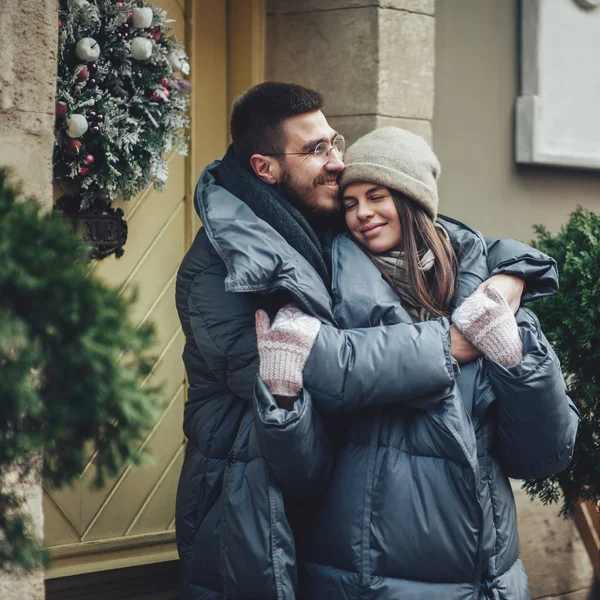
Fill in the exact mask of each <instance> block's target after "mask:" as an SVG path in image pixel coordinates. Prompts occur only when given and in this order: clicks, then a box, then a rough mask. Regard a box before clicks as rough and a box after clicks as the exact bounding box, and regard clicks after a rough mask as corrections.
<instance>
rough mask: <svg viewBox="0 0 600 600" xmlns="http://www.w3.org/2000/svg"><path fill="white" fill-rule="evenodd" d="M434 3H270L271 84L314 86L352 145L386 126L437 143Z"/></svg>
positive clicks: (400, 0) (375, 0) (398, 0)
mask: <svg viewBox="0 0 600 600" xmlns="http://www.w3.org/2000/svg"><path fill="white" fill-rule="evenodd" d="M434 6H435V2H434V0H270V1H269V4H268V16H267V64H266V74H267V79H270V80H279V81H290V82H294V83H299V84H302V85H305V86H308V87H311V88H315V89H317V90H319V91H320V92H321V93H323V95H324V97H325V114H326V115H327V118H328V119H329V122H330V123H331V124H332V126H333V127H335V128H336V129H337V130H338V131H339V132H340V133H342V134H343V135H344V136H345V137H346V138H347V139H348V140H349V141H350V142H352V141H354V140H355V139H356V138H358V137H360V136H361V135H363V134H365V133H367V132H368V131H371V130H372V129H375V128H377V127H382V126H385V125H398V126H400V127H406V128H408V129H411V130H413V131H415V132H416V133H420V134H421V135H424V136H425V137H427V138H428V139H430V138H431V120H432V118H433V99H434V67H435V61H434V57H435V46H434V42H435V40H434V36H435V17H434Z"/></svg>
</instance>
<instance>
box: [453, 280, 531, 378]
mask: <svg viewBox="0 0 600 600" xmlns="http://www.w3.org/2000/svg"><path fill="white" fill-rule="evenodd" d="M452 322H453V323H454V324H455V325H456V327H458V329H459V330H460V331H461V332H462V334H463V335H464V336H465V337H466V338H467V340H469V342H471V344H473V346H475V347H476V348H477V349H478V350H479V351H480V352H481V353H482V354H483V355H484V356H486V357H487V358H489V359H491V360H493V361H495V362H497V363H499V364H501V365H502V366H503V367H514V366H515V365H518V364H519V363H520V362H521V360H522V359H523V343H522V342H521V336H520V335H519V328H518V326H517V322H516V320H515V317H514V315H513V313H512V311H511V309H510V307H509V305H508V303H507V302H506V300H505V299H504V298H503V297H502V296H501V295H500V294H499V293H498V292H497V291H496V290H495V289H494V288H493V287H491V286H489V287H488V288H486V290H485V291H484V292H475V293H474V294H472V295H471V296H469V297H468V298H467V299H466V300H465V301H464V302H463V303H462V304H461V305H460V306H459V307H458V308H457V309H456V310H455V311H454V314H453V315H452Z"/></svg>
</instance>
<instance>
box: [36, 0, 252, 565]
mask: <svg viewBox="0 0 600 600" xmlns="http://www.w3.org/2000/svg"><path fill="white" fill-rule="evenodd" d="M155 4H157V5H158V6H160V7H161V8H164V9H165V10H166V11H167V15H168V18H170V19H175V23H173V24H172V27H173V29H174V31H175V33H176V35H177V36H178V37H179V39H180V40H182V41H184V43H185V45H186V48H187V49H188V54H189V56H190V63H191V67H192V71H191V82H192V86H193V87H192V98H191V110H190V116H191V121H192V126H191V131H190V153H189V156H188V157H187V158H186V157H182V156H179V155H178V154H175V153H173V154H172V155H170V156H169V157H168V165H169V178H168V182H167V189H166V191H165V192H164V193H158V192H156V191H155V190H153V189H149V190H146V191H144V192H142V193H141V194H139V195H138V196H137V197H136V198H134V199H132V200H130V201H129V202H123V201H119V202H117V203H116V206H119V207H121V208H122V209H123V210H124V212H125V218H126V220H127V223H128V227H129V232H128V239H127V243H126V245H125V254H124V255H123V257H121V258H119V259H115V258H114V257H110V258H108V259H105V260H103V261H100V262H98V264H97V265H96V273H97V275H98V276H99V277H100V278H102V279H103V280H105V281H106V282H108V283H109V284H111V285H113V286H115V287H116V288H117V289H119V290H120V292H121V293H125V294H127V293H128V292H130V291H131V290H132V289H134V288H136V289H137V290H138V300H137V302H136V303H135V305H134V307H133V311H132V315H131V316H132V318H133V319H134V321H135V322H136V323H140V324H141V323H144V322H147V321H151V322H152V323H154V326H155V329H156V333H157V340H158V341H157V347H156V352H155V354H156V356H157V357H158V358H157V360H156V363H155V365H154V370H153V371H152V373H151V374H150V376H149V378H148V380H147V385H153V384H155V383H157V382H164V388H163V389H164V394H163V401H164V402H163V406H162V414H161V416H160V418H159V419H158V421H157V422H156V423H155V424H154V426H153V427H152V428H151V430H150V431H148V433H147V436H146V438H145V439H144V440H143V441H142V443H141V446H142V447H144V448H145V449H146V450H148V452H149V454H150V455H151V456H152V457H153V459H152V463H151V464H148V465H144V466H140V467H133V468H132V467H127V468H124V469H123V470H122V472H121V473H119V475H118V476H117V477H114V478H112V479H110V480H108V481H107V484H106V486H105V487H104V488H103V489H101V490H94V489H91V488H90V482H91V480H92V478H93V467H94V457H93V456H90V460H89V463H88V465H87V467H86V469H85V470H84V472H83V473H82V474H81V476H80V477H79V479H78V480H77V481H76V482H75V484H74V485H73V486H72V487H70V488H67V489H61V490H50V491H49V490H46V491H45V493H44V512H45V543H46V546H47V547H48V548H49V549H50V551H51V554H52V556H53V562H52V564H51V566H50V568H49V570H48V571H47V577H61V576H66V575H73V574H76V573H85V572H91V571H98V570H104V569H111V568H120V567H125V566H131V565H135V564H144V563H151V562H158V561H163V560H169V559H173V558H176V557H177V554H176V549H175V544H174V539H175V533H174V517H175V490H176V485H177V479H178V476H179V472H180V469H181V464H182V460H183V451H184V443H185V441H184V438H183V434H182V429H181V423H182V416H183V405H184V401H185V393H186V389H185V373H184V367H183V363H182V360H181V352H182V349H183V343H184V338H183V334H182V332H181V329H180V325H179V321H178V318H177V313H176V310H175V298H174V297H175V279H176V274H177V268H178V266H179V263H180V262H181V260H182V258H183V256H184V253H185V252H186V250H187V248H188V247H189V244H190V241H191V238H192V235H193V234H194V233H195V230H196V229H197V227H198V226H199V222H198V220H197V217H195V211H194V210H193V206H192V194H193V186H194V185H195V182H196V180H197V178H198V175H199V174H200V171H201V168H202V166H204V165H205V164H207V163H208V162H210V161H211V160H213V159H215V158H217V157H218V156H221V155H222V154H223V152H224V151H225V149H226V145H227V113H228V101H227V99H228V81H227V79H228V75H227V73H228V69H227V59H228V50H227V38H228V35H227V22H228V18H227V14H228V5H227V2H225V1H224V0H158V1H156V2H155ZM251 4H252V2H251Z"/></svg>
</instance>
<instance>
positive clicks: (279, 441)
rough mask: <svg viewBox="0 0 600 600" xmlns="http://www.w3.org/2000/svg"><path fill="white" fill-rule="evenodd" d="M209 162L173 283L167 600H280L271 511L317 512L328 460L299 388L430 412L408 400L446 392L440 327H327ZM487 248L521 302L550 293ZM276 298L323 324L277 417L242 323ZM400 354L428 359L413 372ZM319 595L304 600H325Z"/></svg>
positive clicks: (302, 270)
mask: <svg viewBox="0 0 600 600" xmlns="http://www.w3.org/2000/svg"><path fill="white" fill-rule="evenodd" d="M218 164H219V163H218V161H217V162H216V163H213V164H212V165H210V166H209V167H207V169H206V170H205V172H204V173H203V175H202V177H201V179H200V181H199V183H198V186H197V189H196V196H195V203H196V208H197V210H198V213H199V215H200V218H201V220H202V223H203V228H202V229H201V230H200V231H199V232H198V234H197V236H196V238H195V240H194V242H193V245H192V247H191V248H190V250H189V252H188V253H187V255H186V257H185V258H184V261H183V263H182V265H181V267H180V270H179V273H178V277H177V290H176V303H177V310H178V313H179V317H180V320H181V324H182V328H183V331H184V333H185V337H186V343H185V349H184V353H183V359H184V362H185V366H186V371H187V375H188V382H189V390H188V398H187V402H186V406H185V413H184V432H185V435H186V436H187V438H188V444H187V448H186V453H185V459H184V464H183V468H182V472H181V476H180V481H179V485H178V490H177V508H176V529H177V544H178V549H179V554H180V558H181V562H182V566H183V577H182V583H181V592H180V598H182V600H225V599H237V598H239V599H260V600H270V599H277V600H292V599H293V598H295V597H296V588H297V564H296V563H297V559H296V545H295V540H294V535H293V534H292V530H291V527H290V524H289V520H288V516H289V510H287V509H288V506H286V505H285V504H284V499H285V500H286V502H287V503H288V505H289V503H290V502H292V501H293V503H295V504H298V503H304V504H305V505H306V506H310V507H315V508H316V507H317V506H318V505H319V503H318V499H319V498H320V497H321V496H322V495H323V493H324V490H325V489H326V486H327V485H328V483H329V481H330V478H331V473H332V465H333V462H334V459H335V456H334V451H333V449H332V443H331V437H330V435H329V429H326V427H325V426H324V423H323V420H322V419H321V417H320V416H319V413H317V411H316V409H315V405H313V402H312V401H311V397H310V393H309V391H308V390H313V391H315V392H316V391H317V390H318V389H319V388H321V387H322V384H323V381H324V380H325V379H326V380H327V385H326V386H325V388H324V389H323V393H321V394H315V400H316V403H315V404H316V405H318V408H319V410H320V411H325V412H328V413H332V414H337V415H339V414H340V413H341V412H347V411H356V410H359V409H362V408H367V409H368V407H376V406H382V405H385V404H388V405H392V404H397V403H399V402H405V403H406V404H407V405H409V406H412V407H414V408H416V407H423V406H426V405H427V404H430V403H431V402H430V401H428V400H426V401H423V400H421V398H425V399H427V398H430V397H432V395H436V394H437V395H440V394H444V391H445V390H448V389H449V388H450V387H451V386H453V385H454V382H455V374H454V367H453V360H452V358H451V357H450V344H449V336H448V328H449V324H448V322H447V320H445V319H440V320H438V321H432V322H429V323H423V324H418V325H409V324H405V323H398V324H394V325H390V326H386V327H373V328H371V329H357V330H347V331H344V330H339V329H338V328H336V326H334V315H333V305H332V301H331V297H330V295H329V291H328V289H327V287H326V285H325V284H324V283H323V281H322V279H321V278H320V277H319V276H318V275H317V273H316V271H315V270H314V269H313V268H312V267H311V266H310V265H309V263H308V262H307V261H306V260H305V259H304V258H303V256H301V255H300V254H299V253H298V252H297V251H296V250H294V249H293V248H292V247H291V246H290V245H289V244H287V243H286V241H285V240H284V239H283V238H282V237H281V235H279V233H277V232H276V231H275V230H274V229H273V228H272V227H271V226H269V225H268V224H267V223H266V222H265V221H262V220H261V219H259V218H257V216H256V214H255V213H254V212H253V211H252V210H250V209H249V207H248V206H247V205H246V204H245V203H244V202H243V201H241V200H240V199H239V198H237V197H235V196H234V195H232V194H231V193H229V192H228V191H226V190H225V189H224V188H223V187H221V186H219V185H218V184H217V181H216V179H215V170H216V167H217V165H218ZM489 247H490V253H489V256H488V259H489V261H490V265H493V266H494V267H495V268H496V271H495V272H510V273H514V274H517V275H521V276H523V277H525V278H527V280H528V289H529V290H532V291H533V290H535V289H537V290H542V291H543V290H550V289H552V288H553V286H554V285H555V282H554V279H553V269H554V267H553V261H551V260H550V259H548V257H545V256H544V255H542V254H540V253H538V252H536V251H534V250H532V249H531V248H529V247H526V246H523V245H521V244H518V243H516V242H498V243H496V242H493V243H490V244H489ZM505 259H506V260H505ZM289 300H293V301H294V302H296V303H297V304H298V305H299V306H300V307H301V308H302V309H303V310H304V311H305V312H307V313H309V314H312V315H314V316H316V317H318V318H319V319H321V321H322V323H323V325H322V327H321V330H320V332H319V335H318V337H317V340H316V342H315V346H314V348H313V352H312V353H311V356H310V358H309V361H308V363H307V372H306V377H305V382H306V386H307V389H306V391H304V392H303V394H302V395H301V397H300V398H299V399H298V400H297V401H296V403H295V405H294V410H291V411H285V410H283V409H279V408H277V406H276V405H275V403H274V402H273V401H272V398H270V396H269V394H268V390H266V388H265V387H264V385H262V384H261V383H260V381H258V383H257V377H256V374H257V368H258V364H257V348H256V334H255V329H254V313H255V311H256V309H257V308H266V309H267V310H270V311H271V312H273V311H275V310H276V309H277V308H278V307H280V306H281V304H282V303H283V302H284V301H289ZM407 349H410V354H411V356H410V357H409V354H408V353H407ZM413 355H414V356H421V357H423V356H426V357H427V360H421V361H420V362H419V368H418V370H415V368H414V365H415V360H414V357H413ZM324 357H326V359H325V358H324ZM323 369H325V370H326V371H327V376H326V377H324V371H323ZM255 388H256V393H257V394H258V396H259V397H260V398H261V401H260V402H255V400H254V398H255V396H254V394H255ZM405 390H406V392H407V393H405ZM408 392H410V393H408ZM332 418H333V419H334V420H336V421H337V420H338V417H332ZM339 420H340V422H341V421H343V418H342V417H339ZM357 485H362V483H361V482H358V483H357ZM301 526H302V527H303V528H304V529H305V528H306V524H305V523H304V524H302V525H301ZM326 590H327V588H324V589H323V592H322V593H321V592H319V593H318V594H317V595H313V596H312V598H322V597H326V595H325V594H326V593H327V591H326Z"/></svg>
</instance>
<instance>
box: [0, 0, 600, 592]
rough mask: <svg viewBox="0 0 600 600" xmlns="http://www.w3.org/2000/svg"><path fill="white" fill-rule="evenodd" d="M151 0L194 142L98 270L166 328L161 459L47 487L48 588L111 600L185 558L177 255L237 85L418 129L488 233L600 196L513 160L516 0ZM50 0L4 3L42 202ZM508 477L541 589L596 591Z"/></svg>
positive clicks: (463, 213)
mask: <svg viewBox="0 0 600 600" xmlns="http://www.w3.org/2000/svg"><path fill="white" fill-rule="evenodd" d="M556 1H561V2H562V1H564V2H567V1H568V2H571V1H574V0H556ZM156 3H157V4H159V5H160V6H162V7H163V8H166V9H167V10H168V11H169V13H170V16H171V15H173V16H174V18H176V19H177V25H176V27H177V33H178V36H179V37H180V38H181V39H182V40H184V41H185V43H186V47H187V48H188V53H189V55H190V60H191V64H192V75H191V79H192V83H193V86H194V87H193V92H192V106H191V121H192V129H191V153H190V156H189V157H188V158H187V159H182V158H181V157H173V158H172V159H171V160H172V162H171V163H170V166H171V169H170V170H171V176H170V180H169V183H168V188H167V192H166V193H165V195H160V194H157V193H155V192H148V193H143V194H141V195H140V197H138V198H137V199H134V200H133V201H132V202H131V203H129V204H127V205H124V208H125V209H126V212H127V214H128V221H129V225H130V229H129V240H128V242H127V245H126V247H125V250H126V254H125V255H124V257H123V258H122V259H119V260H116V259H114V258H113V259H110V260H109V261H104V262H103V263H101V264H100V265H99V266H98V274H99V275H100V276H101V277H103V278H104V279H105V280H107V281H109V282H110V283H111V284H112V285H115V286H117V287H119V288H120V289H123V290H125V289H126V288H127V287H128V286H129V285H130V284H132V283H136V284H138V285H139V286H140V288H141V294H140V305H139V307H138V309H137V312H136V315H135V317H136V318H137V319H138V320H139V321H140V322H141V321H143V320H145V319H150V320H152V321H153V322H155V324H156V325H157V329H158V330H159V337H160V344H161V348H160V353H159V355H160V357H161V359H160V362H159V363H158V364H157V377H158V375H161V378H163V377H167V380H168V381H169V384H168V387H169V390H170V393H169V394H168V397H166V398H165V411H164V413H163V416H162V417H161V419H160V420H159V422H158V423H157V424H156V427H155V428H154V429H153V431H152V432H150V433H149V435H148V438H147V440H145V442H144V443H145V444H148V445H149V447H151V448H153V453H154V454H155V456H156V458H157V460H156V462H155V465H154V467H153V469H154V470H153V471H152V470H150V471H142V470H140V469H129V470H127V471H126V472H125V471H124V472H123V473H122V474H121V475H120V476H119V477H117V478H115V480H112V481H111V482H110V484H109V486H108V487H107V488H106V489H105V490H103V491H102V492H99V493H97V492H96V493H93V494H92V493H90V492H88V491H87V488H86V487H85V486H84V483H85V481H84V480H85V474H84V477H83V479H82V482H80V483H79V484H78V486H77V487H76V489H75V490H70V491H69V490H63V491H59V492H47V493H46V494H45V499H44V509H45V515H46V526H45V531H46V540H47V544H48V546H49V547H50V548H51V550H52V553H53V555H54V557H55V561H54V565H53V567H51V569H50V570H49V571H48V572H47V573H46V577H47V579H48V583H49V589H51V588H52V589H55V590H59V589H61V590H70V591H69V594H70V595H69V596H68V597H72V598H75V597H78V596H77V593H76V592H74V591H73V587H75V588H76V589H77V588H78V587H79V589H81V590H84V589H85V590H87V591H86V592H85V593H84V592H83V591H82V592H81V597H83V595H86V596H87V597H89V598H92V597H94V598H96V597H97V598H101V597H102V598H104V597H106V598H109V597H116V596H111V595H110V593H109V592H107V595H106V596H102V595H101V592H100V590H101V589H103V588H102V585H101V582H102V573H105V579H109V578H111V577H112V578H115V575H114V573H116V571H114V569H119V572H120V573H125V572H126V571H128V569H127V568H128V567H129V568H130V569H133V568H143V566H144V565H148V564H152V563H155V564H157V566H156V567H155V568H154V569H150V570H149V571H147V572H146V573H148V577H151V574H152V571H154V572H155V573H156V574H158V573H163V572H164V571H161V569H160V567H159V565H158V563H161V564H168V561H172V560H173V559H175V558H176V553H175V548H174V532H173V516H174V497H175V489H174V486H175V482H176V479H177V471H178V467H179V464H180V461H181V452H182V448H183V446H182V444H183V439H182V434H181V406H182V404H183V402H184V401H185V385H184V374H183V371H182V367H181V365H180V364H178V363H177V357H178V356H180V354H181V344H182V339H181V336H180V334H179V330H178V324H177V320H176V314H175V309H174V305H173V303H172V302H171V301H170V299H171V297H172V293H171V292H172V286H173V281H174V273H175V270H176V266H177V263H178V260H179V259H180V257H181V256H182V254H183V252H185V249H186V248H187V246H188V245H189V243H190V240H191V238H192V235H193V233H194V231H195V230H196V229H197V227H198V226H199V223H198V220H197V218H196V217H195V214H194V211H193V207H192V200H191V199H192V192H193V186H194V184H195V181H196V179H197V177H198V175H199V173H200V170H201V168H202V167H203V166H204V165H205V164H207V163H208V162H210V161H211V160H213V159H214V158H216V157H218V156H219V155H221V154H222V153H223V152H224V150H225V148H226V146H227V143H228V132H227V118H228V112H229V107H230V105H231V102H232V100H233V98H235V96H236V95H237V94H238V93H239V92H241V91H242V90H243V89H245V88H247V87H248V86H250V85H252V84H253V83H257V82H258V81H261V80H263V79H265V78H267V79H278V80H284V81H292V82H296V83H300V84H303V85H307V86H310V87H314V88H316V89H318V90H320V91H321V92H322V93H323V94H324V96H325V100H326V106H325V112H326V114H327V116H328V118H329V120H330V122H331V123H332V124H333V126H334V127H336V128H337V129H338V131H340V132H341V133H343V134H344V135H345V136H346V137H347V138H348V139H349V140H350V141H352V140H354V139H356V138H357V137H359V136H360V135H362V134H364V133H367V132H368V131H371V130H372V129H374V128H376V127H381V126H385V125H397V126H400V127H406V128H409V129H411V130H413V131H415V132H416V133H419V134H421V135H423V136H425V137H426V138H427V139H429V140H430V141H431V142H432V144H433V146H434V149H435V150H436V152H437V154H438V156H439V158H440V160H441V163H442V179H441V182H440V197H441V209H442V212H445V213H446V214H449V215H451V216H453V217H456V218H459V219H462V220H464V221H466V222H467V223H469V224H470V225H472V226H473V227H476V228H478V229H480V230H482V231H483V232H484V233H485V234H487V235H494V236H504V237H515V238H518V239H522V240H524V241H528V240H530V239H531V237H532V230H531V226H532V225H533V224H534V223H543V224H545V225H547V226H548V227H550V229H552V230H554V231H556V230H557V229H558V228H559V227H560V225H561V224H562V223H563V222H565V220H566V218H567V216H568V214H569V212H571V211H572V210H573V209H574V208H575V207H576V206H577V205H583V206H586V207H588V208H590V209H592V210H594V211H596V212H599V211H600V172H598V171H589V172H585V171H577V170H573V169H559V168H542V167H531V166H526V167H523V166H517V165H516V164H515V161H514V152H513V147H514V126H513V118H514V104H515V99H516V97H517V96H518V93H519V90H518V87H519V73H518V65H519V54H518V53H519V19H520V5H521V2H520V0H502V1H496V0H493V1H492V0H437V2H436V1H435V0H227V1H226V0H163V1H160V0H159V1H158V2H156ZM57 4H58V0H21V1H20V2H18V3H17V2H9V0H0V33H1V34H2V35H1V36H0V39H1V40H2V41H1V42H0V58H1V59H2V60H1V61H0V164H1V165H10V166H12V167H13V168H14V171H15V175H16V177H17V178H19V179H21V180H23V181H24V185H25V189H26V191H27V192H28V193H32V194H35V195H36V196H37V197H38V198H39V199H40V200H41V201H42V202H43V203H44V204H45V205H46V206H48V207H50V206H51V204H52V186H51V158H52V145H53V125H54V86H55V80H54V77H55V73H56V66H55V61H56V43H57V30H56V21H57ZM514 487H515V493H516V496H517V503H518V510H519V518H520V532H521V541H522V558H523V561H524V562H525V565H526V567H527V570H528V573H529V577H530V584H531V591H532V597H533V598H534V599H544V598H548V599H549V598H556V597H560V598H563V599H565V600H590V599H591V598H593V597H594V594H595V592H594V590H593V586H594V583H593V572H592V568H591V565H590V562H589V559H588V557H587V554H586V553H585V549H584V548H583V545H582V542H581V539H580V536H579V534H578V532H577V530H576V529H575V527H574V525H573V524H572V523H571V522H569V521H563V520H561V519H559V518H558V517H557V516H556V512H557V509H556V508H555V507H542V506H541V505H540V504H539V503H532V502H530V501H529V500H528V499H527V498H526V497H525V495H524V493H523V492H522V491H521V490H520V487H519V485H518V483H516V482H515V484H514ZM40 498H41V496H40ZM38 508H39V500H38ZM33 510H34V513H36V511H37V514H39V509H36V508H35V507H34V509H33ZM39 520H40V519H39V518H38V521H39ZM171 564H172V563H171ZM92 573H93V574H92ZM172 573H176V570H174V571H172ZM175 576H176V575H175ZM41 578H42V574H41V573H38V574H35V575H34V576H33V578H32V579H31V581H29V582H27V581H25V580H22V581H21V582H19V585H25V586H26V585H31V586H33V587H31V588H29V589H30V590H32V591H31V593H29V592H27V591H25V590H24V588H22V587H21V588H19V587H15V586H16V584H13V582H10V585H9V586H8V587H5V588H3V587H2V585H3V583H2V582H3V581H4V582H5V584H6V582H7V581H9V580H8V579H6V574H1V573H0V590H2V593H0V596H1V597H2V598H7V599H8V598H27V597H31V598H39V597H41V596H40V592H39V587H40V586H39V583H40V581H41ZM86 578H87V579H86ZM125 579H126V578H123V581H124V583H123V584H122V586H121V584H120V586H121V587H124V586H126V582H125ZM138 579H139V575H138ZM69 581H71V582H75V583H72V585H69ZM59 582H60V585H59ZM86 582H87V583H86ZM36 589H37V590H38V591H37V592H35V590H36ZM92 589H93V590H94V594H96V595H93V594H92V593H91V592H90V590H92ZM175 589H176V582H175V581H174V582H173V590H175ZM5 590H8V592H5ZM53 593H54V595H51V597H56V598H58V597H61V596H60V595H59V594H58V592H53ZM65 593H66V592H65ZM174 593H175V592H174V591H173V592H172V593H170V595H169V593H168V592H166V593H165V595H164V596H162V595H161V596H160V597H161V598H163V597H164V598H171V597H175V596H174ZM36 594H37V595H36ZM65 597H66V596H65ZM156 597H157V598H158V597H159V596H158V595H156Z"/></svg>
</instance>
